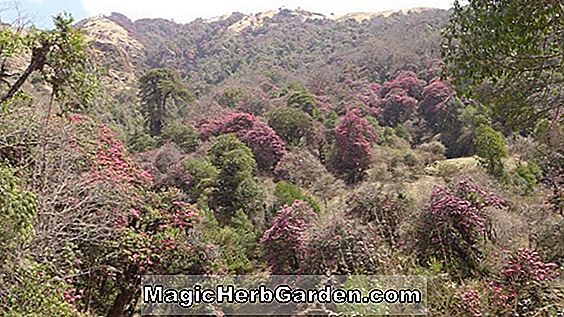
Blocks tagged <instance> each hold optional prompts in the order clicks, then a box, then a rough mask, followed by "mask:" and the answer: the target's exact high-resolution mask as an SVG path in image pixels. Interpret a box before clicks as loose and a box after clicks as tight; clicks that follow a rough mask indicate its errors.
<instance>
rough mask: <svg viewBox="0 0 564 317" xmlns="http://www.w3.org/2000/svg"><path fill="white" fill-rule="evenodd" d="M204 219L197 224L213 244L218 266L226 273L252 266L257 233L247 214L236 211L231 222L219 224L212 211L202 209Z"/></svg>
mask: <svg viewBox="0 0 564 317" xmlns="http://www.w3.org/2000/svg"><path fill="white" fill-rule="evenodd" d="M202 215H203V217H204V219H203V221H202V223H201V224H200V225H199V228H200V227H201V228H202V232H203V235H204V237H205V239H206V240H207V241H209V242H211V243H213V244H214V246H215V248H216V252H218V253H219V255H218V257H217V262H218V263H216V264H215V265H217V266H218V267H219V268H224V269H226V271H227V273H228V274H244V273H245V272H249V271H250V270H251V269H252V268H253V262H252V259H253V256H254V254H253V252H254V249H255V245H256V242H257V240H258V238H259V234H258V233H257V232H256V230H255V228H254V226H253V223H252V222H251V221H250V220H249V218H248V216H247V215H246V214H245V213H244V212H242V211H240V210H239V211H237V212H236V213H235V215H234V216H233V218H232V219H231V224H230V225H226V226H223V227H222V226H220V225H219V223H218V221H217V220H216V218H215V217H214V215H213V213H212V212H210V211H204V212H203V213H202Z"/></svg>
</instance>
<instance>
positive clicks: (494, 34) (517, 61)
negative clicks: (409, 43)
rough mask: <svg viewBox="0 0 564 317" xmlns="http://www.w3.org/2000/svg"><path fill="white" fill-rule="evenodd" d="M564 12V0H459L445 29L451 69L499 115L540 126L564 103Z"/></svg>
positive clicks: (518, 124) (526, 125) (523, 125)
mask: <svg viewBox="0 0 564 317" xmlns="http://www.w3.org/2000/svg"><path fill="white" fill-rule="evenodd" d="M563 15H564V8H563V7H562V3H561V2H560V1H536V0H504V1H495V0H471V1H470V4H469V5H466V6H461V5H460V4H459V2H458V1H456V2H455V5H454V10H453V12H452V16H451V20H450V23H449V25H448V26H447V28H446V29H445V31H444V35H445V39H446V40H445V43H444V44H445V45H444V48H445V49H444V52H443V55H444V58H445V60H446V61H447V63H448V65H449V66H450V67H449V68H448V69H449V71H450V75H452V77H453V78H454V79H455V80H456V82H457V84H459V85H458V88H459V89H460V90H461V91H462V92H463V93H465V94H467V95H470V96H472V97H474V98H477V99H480V100H482V101H489V102H488V104H490V103H491V104H492V105H493V106H494V107H493V108H494V110H495V116H496V119H499V120H500V121H502V122H506V123H513V124H514V125H513V126H511V127H512V128H514V129H515V128H524V129H528V128H529V127H532V126H534V124H535V122H536V121H537V120H539V119H542V118H546V117H548V116H550V115H551V113H552V112H553V111H556V109H560V108H561V107H562V104H561V102H559V101H558V100H559V98H558V97H556V98H554V97H555V96H559V95H560V94H561V93H560V92H559V89H560V88H559V87H561V84H562V81H563V79H564V78H563V76H562V55H563V54H564V46H562V36H563V32H564V20H563V19H562V16H563ZM484 83H486V86H487V89H481V88H483V86H482V85H483V84H484ZM507 126H508V127H510V125H509V124H508V125H507Z"/></svg>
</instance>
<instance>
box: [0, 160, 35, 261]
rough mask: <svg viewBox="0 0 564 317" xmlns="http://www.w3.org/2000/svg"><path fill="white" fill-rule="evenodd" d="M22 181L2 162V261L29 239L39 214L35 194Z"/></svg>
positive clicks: (0, 233) (0, 229)
mask: <svg viewBox="0 0 564 317" xmlns="http://www.w3.org/2000/svg"><path fill="white" fill-rule="evenodd" d="M22 185H23V184H22V181H21V180H20V178H18V177H17V176H16V175H15V172H14V170H13V169H12V168H10V167H9V166H5V165H3V164H0V224H1V226H0V245H1V246H2V247H3V248H5V249H4V251H3V252H2V255H0V263H2V262H3V261H4V260H5V259H4V256H7V255H8V253H7V252H6V251H9V250H10V249H11V248H13V247H15V246H16V245H17V244H19V243H21V242H24V241H27V240H29V238H31V236H32V235H33V233H34V230H33V224H34V221H35V217H36V216H37V200H36V196H35V194H33V193H32V192H29V191H27V190H25V189H24V188H22Z"/></svg>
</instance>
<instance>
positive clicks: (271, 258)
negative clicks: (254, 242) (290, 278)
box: [260, 201, 317, 275]
mask: <svg viewBox="0 0 564 317" xmlns="http://www.w3.org/2000/svg"><path fill="white" fill-rule="evenodd" d="M316 219H317V215H316V214H315V212H314V211H313V209H311V208H310V207H309V205H307V204H306V203H304V202H302V201H296V202H294V203H293V204H292V205H290V206H286V207H284V208H282V209H280V210H279V211H278V213H277V214H276V217H275V218H274V222H273V224H272V226H271V227H270V228H269V229H268V230H266V231H265V232H264V235H263V236H262V238H261V240H260V242H261V244H262V245H263V246H264V249H265V252H266V260H267V262H268V264H269V266H270V268H271V270H272V273H273V274H279V275H284V274H297V273H298V272H300V270H301V263H302V261H303V260H304V257H305V256H306V253H305V250H306V248H305V246H306V243H307V234H308V233H307V231H308V229H309V228H311V227H312V226H314V225H315V222H316Z"/></svg>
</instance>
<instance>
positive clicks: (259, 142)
mask: <svg viewBox="0 0 564 317" xmlns="http://www.w3.org/2000/svg"><path fill="white" fill-rule="evenodd" d="M199 129H200V133H201V135H202V137H203V138H204V139H207V138H209V137H210V136H212V135H216V136H217V135H221V134H227V133H235V134H236V135H237V137H238V138H239V139H240V140H241V141H243V142H244V143H245V144H246V145H247V146H249V147H250V148H251V149H252V151H253V155H254V157H255V159H256V161H257V166H258V168H259V169H261V170H263V171H271V170H273V169H274V167H275V166H276V164H277V163H278V161H279V160H280V159H281V158H282V157H284V155H286V154H287V153H288V148H287V145H286V143H285V142H284V140H283V139H282V138H281V137H280V136H279V135H278V134H277V133H276V131H274V130H273V129H272V128H271V127H270V126H268V125H267V124H266V123H264V122H262V121H260V120H258V119H257V118H256V117H255V116H253V115H252V114H248V113H237V112H227V113H226V114H224V115H221V116H219V117H216V118H213V119H211V120H207V121H204V122H202V123H200V125H199Z"/></svg>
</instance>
